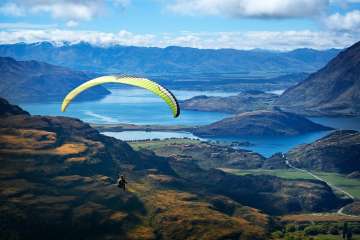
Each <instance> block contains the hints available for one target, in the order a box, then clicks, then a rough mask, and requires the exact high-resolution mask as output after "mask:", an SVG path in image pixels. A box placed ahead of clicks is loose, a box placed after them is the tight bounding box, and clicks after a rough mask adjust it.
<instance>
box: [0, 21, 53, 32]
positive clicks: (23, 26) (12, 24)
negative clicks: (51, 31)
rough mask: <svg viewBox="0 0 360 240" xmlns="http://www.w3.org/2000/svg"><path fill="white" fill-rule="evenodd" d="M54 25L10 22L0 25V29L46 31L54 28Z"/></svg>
mask: <svg viewBox="0 0 360 240" xmlns="http://www.w3.org/2000/svg"><path fill="white" fill-rule="evenodd" d="M56 27H57V25H56V24H33V23H26V22H10V23H6V22H3V23H0V29H8V30H12V29H48V28H56Z"/></svg>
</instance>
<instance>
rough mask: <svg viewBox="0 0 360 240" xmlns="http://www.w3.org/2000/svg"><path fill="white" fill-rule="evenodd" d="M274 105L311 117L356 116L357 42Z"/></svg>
mask: <svg viewBox="0 0 360 240" xmlns="http://www.w3.org/2000/svg"><path fill="white" fill-rule="evenodd" d="M319 93H321V94H319ZM277 105H279V106H281V107H282V108H283V109H286V110H288V111H293V112H302V113H306V114H311V115H360V42H358V43H356V44H354V45H353V46H351V47H349V48H348V49H346V50H344V51H342V52H341V53H340V54H339V55H338V56H336V57H335V58H334V59H333V60H331V61H330V62H329V63H328V64H327V65H326V66H325V67H324V68H322V69H321V70H319V71H318V72H316V73H314V74H311V75H310V76H309V77H308V78H307V79H306V80H304V81H303V82H300V83H299V84H298V85H296V86H294V87H291V88H289V89H288V90H287V91H285V92H284V93H283V94H282V95H281V96H280V98H279V99H278V101H277Z"/></svg>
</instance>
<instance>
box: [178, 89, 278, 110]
mask: <svg viewBox="0 0 360 240" xmlns="http://www.w3.org/2000/svg"><path fill="white" fill-rule="evenodd" d="M277 98H278V96H277V95H275V94H271V93H264V92H261V91H246V92H243V93H240V94H238V95H235V96H229V97H213V96H211V97H208V96H196V97H193V98H190V99H187V100H184V101H182V102H180V106H181V108H182V109H187V110H195V111H207V112H225V113H241V112H250V111H256V110H265V109H271V108H272V105H273V103H274V102H275V100H276V99H277Z"/></svg>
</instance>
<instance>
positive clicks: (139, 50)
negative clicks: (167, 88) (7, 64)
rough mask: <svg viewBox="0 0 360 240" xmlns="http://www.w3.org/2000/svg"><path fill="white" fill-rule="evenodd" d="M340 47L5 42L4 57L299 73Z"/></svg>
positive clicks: (131, 67)
mask: <svg viewBox="0 0 360 240" xmlns="http://www.w3.org/2000/svg"><path fill="white" fill-rule="evenodd" d="M339 51H340V50H338V49H329V50H314V49H297V50H294V51H289V52H276V51H258V50H249V51H246V50H235V49H218V50H215V49H197V48H187V47H166V48H155V47H133V46H120V45H114V46H109V47H99V46H94V45H91V44H89V43H85V42H80V43H78V44H67V43H64V44H63V45H60V46H59V45H54V44H52V43H50V42H39V43H32V44H27V43H17V44H3V45H0V56H8V57H13V58H15V59H18V60H37V61H44V62H48V63H51V64H55V65H59V66H65V67H70V68H73V69H76V70H84V71H90V72H99V73H122V74H169V73H171V74H180V75H182V74H186V75H191V74H196V73H207V74H211V73H244V74H249V73H250V74H252V73H277V74H275V75H281V74H283V73H298V72H314V71H316V70H318V69H319V68H321V67H323V66H324V65H325V64H326V63H327V62H328V61H329V60H330V59H332V58H333V57H334V56H335V55H336V54H337V53H338V52H339Z"/></svg>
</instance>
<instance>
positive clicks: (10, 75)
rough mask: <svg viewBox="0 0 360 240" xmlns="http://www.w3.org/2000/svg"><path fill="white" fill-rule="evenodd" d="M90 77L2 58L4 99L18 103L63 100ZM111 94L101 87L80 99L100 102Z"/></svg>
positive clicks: (0, 73)
mask: <svg viewBox="0 0 360 240" xmlns="http://www.w3.org/2000/svg"><path fill="white" fill-rule="evenodd" d="M88 79H89V77H88V76H87V75H86V74H85V73H83V72H80V71H74V70H71V69H68V68H65V67H59V66H54V65H51V64H48V63H44V62H38V61H16V60H15V59H13V58H9V57H0V80H1V84H0V96H2V97H6V98H7V99H11V100H15V101H60V100H62V99H63V98H64V97H65V96H66V94H67V93H68V92H69V91H70V90H72V89H73V88H74V87H76V86H78V85H80V84H81V83H83V82H85V81H87V80H88ZM109 93H110V92H109V91H108V90H106V89H105V88H103V87H101V86H97V87H94V88H92V89H89V90H88V91H86V92H85V93H84V94H81V96H79V97H80V98H81V99H82V100H90V99H92V100H94V99H100V98H102V97H104V96H106V95H107V94H109Z"/></svg>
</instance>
